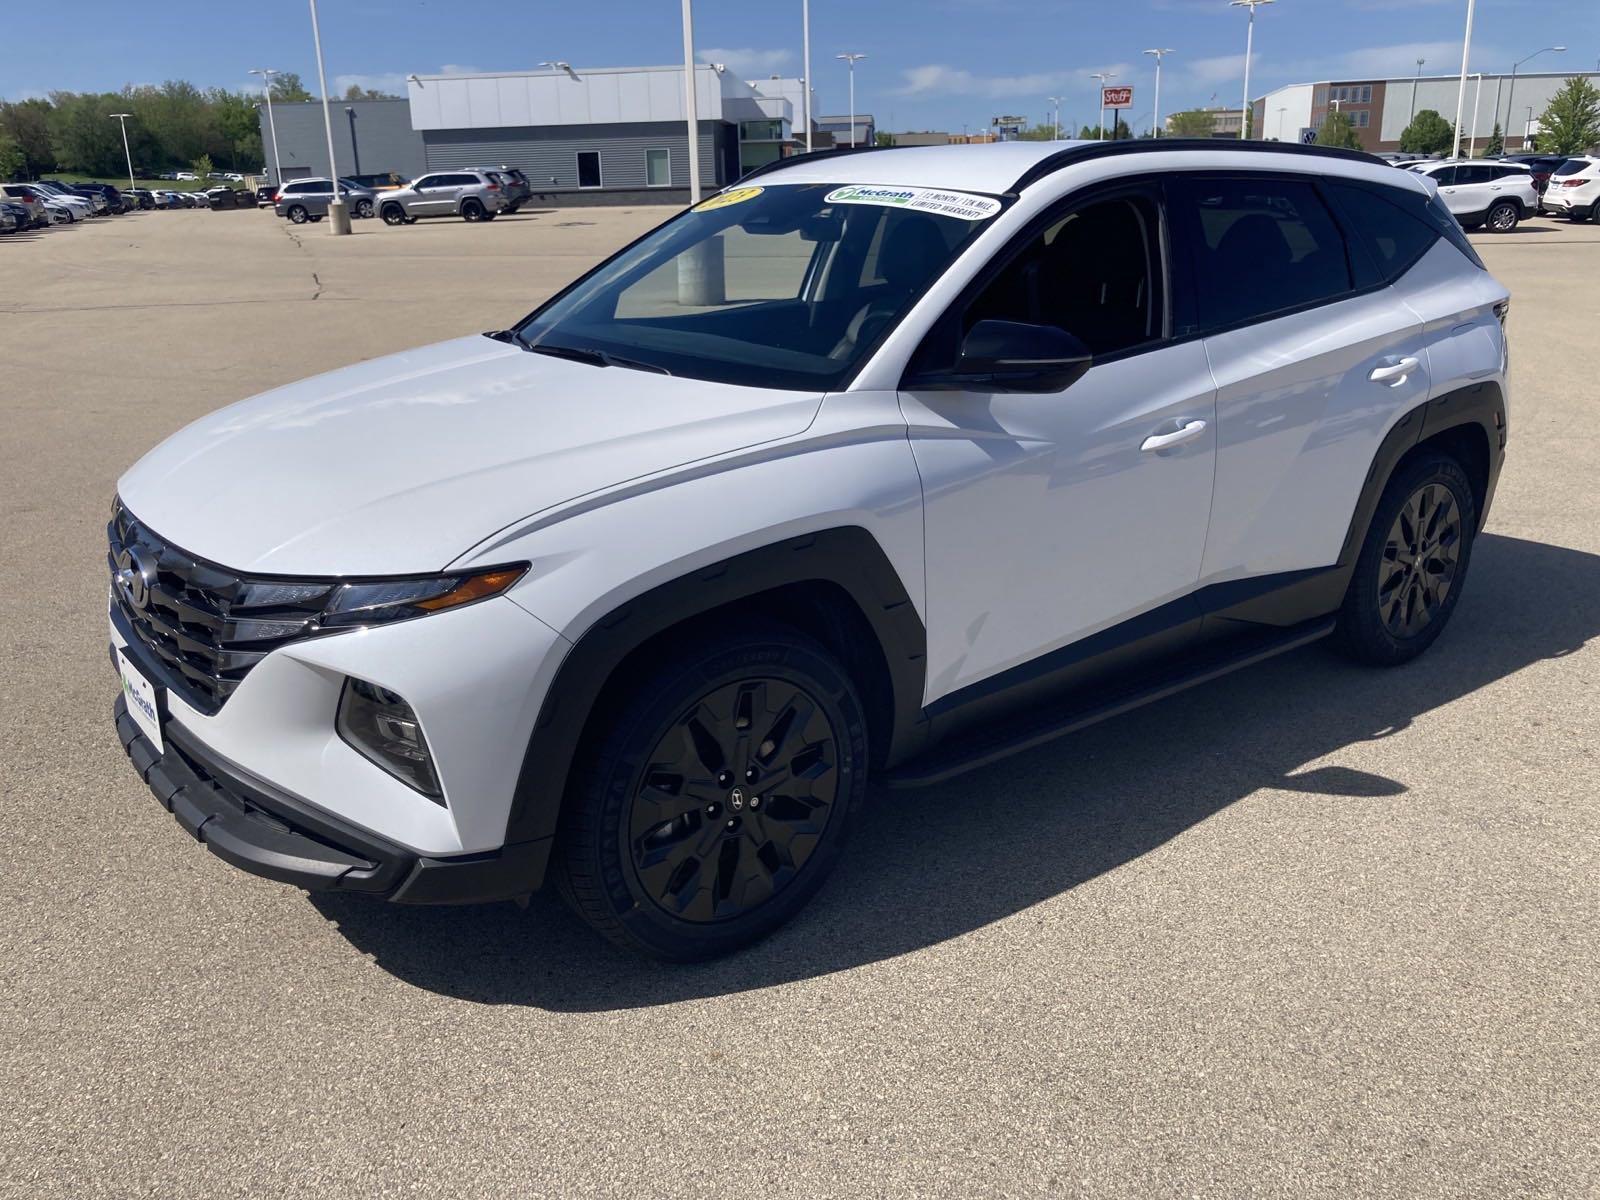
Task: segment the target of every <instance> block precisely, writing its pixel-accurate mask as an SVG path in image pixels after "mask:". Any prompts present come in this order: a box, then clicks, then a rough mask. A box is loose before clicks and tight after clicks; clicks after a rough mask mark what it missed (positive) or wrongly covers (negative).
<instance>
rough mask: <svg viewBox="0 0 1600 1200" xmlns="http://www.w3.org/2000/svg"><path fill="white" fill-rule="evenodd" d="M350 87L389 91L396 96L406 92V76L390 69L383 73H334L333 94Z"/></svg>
mask: <svg viewBox="0 0 1600 1200" xmlns="http://www.w3.org/2000/svg"><path fill="white" fill-rule="evenodd" d="M351 87H358V88H365V89H367V90H368V91H378V92H390V93H393V94H394V95H396V96H404V95H405V94H406V77H405V76H404V75H402V74H400V72H398V71H390V72H388V73H387V74H383V75H335V76H334V77H333V90H334V94H335V95H339V96H342V95H344V94H345V92H347V91H349V90H350V88H351Z"/></svg>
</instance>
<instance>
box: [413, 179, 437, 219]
mask: <svg viewBox="0 0 1600 1200" xmlns="http://www.w3.org/2000/svg"><path fill="white" fill-rule="evenodd" d="M443 179H444V176H442V175H424V176H423V177H422V178H421V179H419V180H417V182H416V183H414V184H413V185H412V190H413V191H415V192H416V198H415V199H413V200H412V201H410V203H408V204H407V205H406V211H407V212H408V213H410V215H411V216H413V217H431V216H435V215H437V214H438V213H439V212H440V211H442V210H441V209H440V207H439V206H440V203H441V199H440V197H441V195H442V193H443V190H444V188H443V183H442V181H443Z"/></svg>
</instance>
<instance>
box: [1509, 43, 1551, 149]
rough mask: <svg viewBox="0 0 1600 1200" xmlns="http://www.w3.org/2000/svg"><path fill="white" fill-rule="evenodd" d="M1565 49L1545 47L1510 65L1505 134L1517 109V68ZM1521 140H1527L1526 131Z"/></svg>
mask: <svg viewBox="0 0 1600 1200" xmlns="http://www.w3.org/2000/svg"><path fill="white" fill-rule="evenodd" d="M1566 49H1567V48H1566V47H1565V46H1546V47H1545V48H1544V49H1543V50H1535V51H1534V52H1533V53H1532V54H1530V55H1528V57H1527V58H1519V59H1518V60H1517V61H1516V62H1514V63H1512V64H1511V86H1510V88H1509V89H1508V90H1507V92H1506V131H1507V132H1510V129H1511V116H1512V114H1513V113H1515V112H1516V111H1517V108H1516V100H1517V68H1518V67H1520V66H1521V65H1522V64H1523V63H1525V62H1527V61H1529V59H1534V58H1538V57H1539V55H1541V54H1545V53H1551V54H1563V53H1565V52H1566ZM1494 119H1495V120H1496V121H1498V120H1499V119H1500V106H1499V105H1498V104H1497V105H1495V112H1494ZM1522 140H1523V141H1524V142H1526V141H1527V140H1528V135H1527V132H1526V131H1524V132H1523V135H1522Z"/></svg>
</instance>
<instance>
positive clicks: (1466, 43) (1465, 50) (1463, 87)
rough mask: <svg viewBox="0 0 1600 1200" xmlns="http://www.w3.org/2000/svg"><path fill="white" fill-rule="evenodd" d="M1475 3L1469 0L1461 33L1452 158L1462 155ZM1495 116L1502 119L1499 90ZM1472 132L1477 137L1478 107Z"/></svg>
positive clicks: (1473, 114) (1473, 116)
mask: <svg viewBox="0 0 1600 1200" xmlns="http://www.w3.org/2000/svg"><path fill="white" fill-rule="evenodd" d="M1473 4H1474V0H1467V29H1466V32H1465V33H1463V34H1462V35H1461V84H1460V86H1459V87H1457V88H1456V134H1455V144H1454V145H1452V146H1451V147H1450V157H1451V158H1452V159H1456V158H1460V157H1461V109H1462V107H1463V106H1464V105H1465V104H1466V102H1467V56H1468V55H1469V54H1470V53H1471V52H1472V9H1473ZM1494 117H1495V120H1497V121H1498V120H1499V119H1500V95H1499V93H1498V92H1497V93H1495V98H1494ZM1472 132H1473V136H1474V137H1476V136H1477V132H1478V113H1477V109H1476V108H1474V109H1473V113H1472Z"/></svg>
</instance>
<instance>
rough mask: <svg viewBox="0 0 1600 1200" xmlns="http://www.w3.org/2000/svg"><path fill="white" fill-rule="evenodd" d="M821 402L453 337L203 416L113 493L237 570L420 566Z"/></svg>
mask: <svg viewBox="0 0 1600 1200" xmlns="http://www.w3.org/2000/svg"><path fill="white" fill-rule="evenodd" d="M821 400H822V396H821V394H820V393H798V392H784V391H775V390H772V389H768V388H751V387H736V386H732V385H728V384H717V383H707V382H704V381H701V380H694V379H679V378H674V377H669V376H666V375H655V374H651V373H648V372H644V371H636V370H631V369H628V368H625V367H593V366H589V365H587V364H584V363H577V362H570V361H567V360H564V359H558V358H551V357H549V356H547V355H543V354H530V353H528V352H527V351H524V350H521V349H519V348H517V347H516V346H510V345H506V344H505V343H503V342H496V341H493V340H491V339H489V338H485V337H481V336H474V337H466V338H457V339H455V340H453V341H448V342H441V343H439V344H437V345H434V346H426V347H423V348H421V349H418V350H412V351H407V352H406V353H404V354H396V355H392V356H390V357H388V358H380V359H375V360H373V361H372V362H367V363H362V364H360V365H358V366H354V367H346V368H344V369H343V370H339V371H333V372H331V373H329V374H327V375H319V376H316V377H313V378H311V379H305V380H302V381H300V382H299V383H295V384H291V385H289V386H288V387H283V388H278V389H276V390H275V391H270V392H265V393H263V394H262V395H259V396H256V397H254V398H253V399H250V400H245V401H243V402H241V403H239V404H235V405H232V406H231V407H228V408H224V409H221V410H219V411H218V412H215V413H212V414H211V415H210V416H207V417H203V418H201V419H200V420H199V421H196V422H195V423H194V424H192V425H190V426H189V427H188V428H186V429H183V430H181V431H180V432H178V433H176V434H174V435H173V436H172V437H170V438H168V439H167V440H166V441H165V442H163V443H161V445H159V446H157V447H156V448H155V449H154V450H152V451H150V453H148V454H147V455H145V456H144V458H142V459H140V460H139V462H138V463H137V464H135V465H134V466H133V468H132V469H130V470H129V471H128V472H127V474H125V475H124V476H123V477H122V479H121V480H120V481H119V482H118V485H117V490H118V494H119V495H120V496H121V497H122V500H123V503H124V504H126V505H127V507H128V509H129V510H130V511H131V512H132V513H133V514H134V515H135V516H136V517H138V518H139V519H140V520H141V521H143V522H145V523H146V524H147V525H148V526H149V527H150V528H151V529H153V530H154V531H155V532H156V533H158V534H160V535H161V536H162V537H164V538H166V539H167V540H169V541H171V542H173V543H175V544H177V545H178V546H181V547H182V548H183V549H185V550H187V551H188V552H189V553H190V554H195V555H198V556H200V557H202V558H207V559H210V560H212V561H213V562H217V563H220V564H222V565H223V566H227V567H231V568H233V569H235V570H237V571H248V572H260V573H266V574H284V575H387V574H408V573H422V572H427V571H435V570H442V569H443V568H444V567H446V566H447V565H448V564H449V563H450V562H451V561H452V560H453V559H455V558H456V557H458V556H459V555H460V554H461V553H463V552H464V551H465V550H467V549H468V548H470V547H471V546H473V545H475V544H476V543H478V542H479V541H481V540H482V539H484V538H485V537H488V536H489V535H490V534H492V533H495V532H496V531H498V530H500V529H503V528H504V527H505V526H507V525H509V524H511V523H512V522H514V521H518V520H520V519H522V518H524V517H527V516H530V515H532V514H534V513H537V512H540V511H542V510H544V509H547V508H549V507H551V506H552V505H556V504H560V503H562V502H564V501H567V500H571V499H573V498H575V497H578V496H582V495H585V494H587V493H590V492H593V491H596V490H599V489H603V488H607V487H612V486H615V485H617V484H621V483H625V482H627V481H629V480H632V479H637V478H639V477H640V476H645V475H650V474H653V473H655V472H657V471H663V470H669V469H671V468H673V467H676V466H681V465H682V464H684V463H689V462H693V461H695V460H697V459H703V458H707V457H712V456H716V455H721V454H727V453H731V452H733V451H735V450H739V449H742V448H744V447H747V446H753V445H756V444H757V443H760V442H766V441H772V440H774V439H777V438H783V437H789V436H793V435H795V434H799V433H801V432H803V431H804V430H805V429H806V427H807V426H808V425H810V423H811V421H812V419H813V418H814V417H815V416H816V412H817V408H818V406H819V404H820V403H821Z"/></svg>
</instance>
